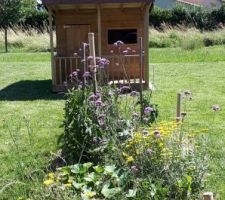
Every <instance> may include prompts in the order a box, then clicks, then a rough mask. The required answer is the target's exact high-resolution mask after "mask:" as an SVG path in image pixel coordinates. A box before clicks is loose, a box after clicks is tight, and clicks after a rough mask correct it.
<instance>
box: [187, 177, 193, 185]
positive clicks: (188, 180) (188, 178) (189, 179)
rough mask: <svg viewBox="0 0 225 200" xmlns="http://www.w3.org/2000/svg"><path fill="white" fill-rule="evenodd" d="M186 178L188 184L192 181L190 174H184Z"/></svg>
mask: <svg viewBox="0 0 225 200" xmlns="http://www.w3.org/2000/svg"><path fill="white" fill-rule="evenodd" d="M186 179H187V182H188V183H189V184H191V182H192V177H191V176H186Z"/></svg>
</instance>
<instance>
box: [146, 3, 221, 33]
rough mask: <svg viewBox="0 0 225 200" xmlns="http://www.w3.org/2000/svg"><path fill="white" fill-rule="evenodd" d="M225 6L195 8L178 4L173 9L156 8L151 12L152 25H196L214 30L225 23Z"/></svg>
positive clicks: (202, 28) (203, 28)
mask: <svg viewBox="0 0 225 200" xmlns="http://www.w3.org/2000/svg"><path fill="white" fill-rule="evenodd" d="M224 11H225V6H224V5H223V6H222V7H221V8H219V9H213V10H212V9H208V8H204V7H199V8H194V9H193V7H189V6H183V5H178V6H176V7H174V8H173V9H171V10H163V9H160V8H154V9H153V11H152V13H150V20H149V23H150V25H152V26H154V27H157V28H161V27H162V26H163V24H165V23H166V24H169V25H172V26H178V25H185V26H195V27H196V28H198V29H201V30H213V29H215V28H218V27H220V26H221V25H223V24H224V23H225V14H224V13H225V12H224Z"/></svg>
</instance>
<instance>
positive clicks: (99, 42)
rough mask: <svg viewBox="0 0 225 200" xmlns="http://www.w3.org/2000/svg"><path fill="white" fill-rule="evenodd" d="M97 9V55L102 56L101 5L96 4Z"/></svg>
mask: <svg viewBox="0 0 225 200" xmlns="http://www.w3.org/2000/svg"><path fill="white" fill-rule="evenodd" d="M97 11H98V55H99V57H101V56H102V23H101V5H100V4H98V5H97Z"/></svg>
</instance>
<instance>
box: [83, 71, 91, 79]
mask: <svg viewBox="0 0 225 200" xmlns="http://www.w3.org/2000/svg"><path fill="white" fill-rule="evenodd" d="M90 76H91V74H90V72H84V74H83V77H84V78H88V77H90Z"/></svg>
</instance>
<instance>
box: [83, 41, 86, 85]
mask: <svg viewBox="0 0 225 200" xmlns="http://www.w3.org/2000/svg"><path fill="white" fill-rule="evenodd" d="M83 60H84V73H85V72H86V71H87V62H86V43H83ZM85 86H86V77H85V76H84V79H83V88H85Z"/></svg>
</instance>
